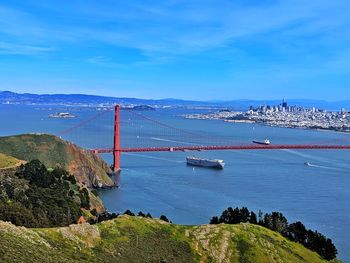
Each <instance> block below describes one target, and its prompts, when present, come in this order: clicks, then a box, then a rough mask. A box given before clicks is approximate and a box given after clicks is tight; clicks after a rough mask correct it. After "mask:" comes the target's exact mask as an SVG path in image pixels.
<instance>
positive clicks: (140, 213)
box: [137, 211, 146, 217]
mask: <svg viewBox="0 0 350 263" xmlns="http://www.w3.org/2000/svg"><path fill="white" fill-rule="evenodd" d="M137 215H138V216H142V217H146V215H145V214H144V213H143V212H142V211H140V212H139V213H138V214H137Z"/></svg>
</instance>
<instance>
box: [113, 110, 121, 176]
mask: <svg viewBox="0 0 350 263" xmlns="http://www.w3.org/2000/svg"><path fill="white" fill-rule="evenodd" d="M113 172H115V173H119V172H120V107H119V105H116V106H115V108H114V147H113Z"/></svg>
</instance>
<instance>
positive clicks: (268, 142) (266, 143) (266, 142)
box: [253, 139, 271, 145]
mask: <svg viewBox="0 0 350 263" xmlns="http://www.w3.org/2000/svg"><path fill="white" fill-rule="evenodd" d="M253 143H256V144H262V145H270V144H271V142H270V140H268V139H265V140H264V141H253Z"/></svg>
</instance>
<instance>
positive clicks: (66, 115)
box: [49, 112, 76, 118]
mask: <svg viewBox="0 0 350 263" xmlns="http://www.w3.org/2000/svg"><path fill="white" fill-rule="evenodd" d="M75 117H76V116H75V115H73V114H70V113H69V112H59V113H55V114H50V115H49V118H75Z"/></svg>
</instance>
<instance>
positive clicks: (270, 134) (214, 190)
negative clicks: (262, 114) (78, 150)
mask: <svg viewBox="0 0 350 263" xmlns="http://www.w3.org/2000/svg"><path fill="white" fill-rule="evenodd" d="M56 111H70V112H73V113H74V114H77V115H78V118H76V119H65V120H63V119H49V118H47V116H48V114H50V113H53V112H56ZM185 112H189V111H188V110H187V111H186V110H157V111H155V112H142V114H145V115H147V116H149V117H152V118H156V119H158V120H160V121H162V122H165V123H167V124H170V125H173V126H176V127H181V128H184V129H186V130H187V131H190V132H191V134H190V133H189V134H187V136H185V135H184V133H182V132H180V131H176V130H175V131H174V130H173V131H171V130H170V131H169V132H166V131H162V130H166V129H165V128H164V129H159V128H157V127H156V126H155V125H154V124H151V123H148V122H146V121H145V120H139V121H136V120H133V119H132V118H131V117H130V115H129V114H127V113H125V112H122V122H121V125H122V127H121V132H122V145H123V146H124V147H127V146H133V147H136V146H145V145H152V146H155V145H159V146H162V145H169V144H173V145H185V144H184V143H186V144H189V143H190V144H209V143H210V140H209V138H216V139H215V140H214V142H212V143H215V144H220V143H225V142H232V143H249V142H250V141H251V140H253V139H265V138H269V139H270V140H271V142H272V143H343V144H344V143H347V144H350V134H344V133H335V132H328V131H327V132H325V131H311V130H302V129H286V128H272V127H266V126H260V125H253V124H233V123H224V122H221V121H209V120H208V121H207V120H186V119H182V118H180V117H178V116H177V115H179V114H183V113H185ZM190 112H191V111H190ZM94 114H96V111H95V110H91V109H73V108H64V107H60V108H53V107H52V108H49V107H34V106H27V107H23V106H11V105H10V106H9V105H0V120H1V124H0V135H9V134H18V133H23V132H50V133H56V134H57V133H59V131H62V130H65V129H67V128H69V127H71V126H72V125H74V124H76V123H78V122H79V121H81V120H83V119H86V118H89V117H91V116H93V115H94ZM23 116H25V117H23ZM112 119H113V114H112V112H108V113H106V114H105V115H103V116H102V118H101V119H99V121H98V122H95V123H94V124H91V125H87V126H85V127H81V128H80V129H78V130H77V131H76V132H75V133H73V134H65V135H62V137H63V138H65V139H68V140H72V141H73V142H74V143H77V144H79V145H81V146H84V147H89V148H90V147H102V148H103V147H111V145H112V141H113V136H112V129H113V123H112ZM193 133H195V134H204V135H201V136H194V135H193ZM169 134H170V135H169ZM165 140H170V141H171V142H169V141H165ZM181 142H183V143H181ZM0 151H1V149H0ZM192 154H194V155H196V156H201V157H207V158H220V159H224V160H225V162H226V167H225V169H224V170H222V171H218V170H210V169H205V168H193V167H189V166H186V164H185V162H184V160H185V157H186V156H188V155H192ZM103 158H105V160H106V161H108V162H111V156H109V155H104V156H103ZM349 160H350V151H329V150H328V151H326V150H325V151H320V150H304V151H294V150H293V151H292V150H278V151H215V152H214V151H213V152H210V151H207V152H194V153H191V152H162V153H124V154H123V155H122V160H121V163H122V173H121V175H120V181H119V184H120V188H118V189H112V190H102V191H100V195H101V197H102V199H103V200H104V202H105V204H106V206H107V208H108V210H110V211H116V212H123V211H125V210H126V209H131V210H132V211H134V212H138V211H140V210H141V211H143V212H149V213H151V214H152V215H153V216H156V217H157V216H160V215H161V214H165V215H166V216H167V217H168V218H170V219H171V220H172V221H173V222H174V223H179V224H203V223H208V222H209V219H210V218H211V217H212V216H214V215H219V214H220V213H221V211H222V210H224V209H225V208H227V207H228V206H247V207H248V208H249V209H253V210H255V211H258V210H259V209H261V210H262V211H264V212H271V211H280V212H282V213H283V214H285V215H286V217H287V218H288V219H289V221H290V222H292V221H296V220H300V221H302V222H303V223H304V224H305V225H306V226H307V227H308V228H311V229H315V230H318V231H319V232H321V233H323V234H325V235H326V236H328V237H330V238H331V239H332V240H333V241H334V243H335V244H336V246H337V248H338V250H339V257H340V258H341V259H342V260H344V262H350V251H349V250H348V249H347V248H348V244H349V243H350V224H349V223H348V222H350V204H349V200H350V188H349V186H350V174H349V171H350V162H349ZM305 162H310V164H311V165H310V166H305V165H304V163H305Z"/></svg>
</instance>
